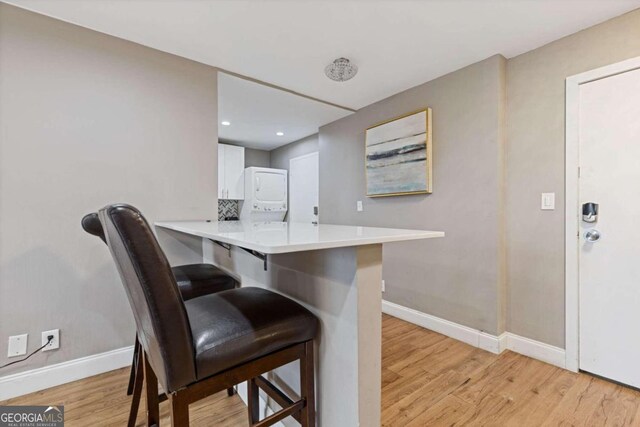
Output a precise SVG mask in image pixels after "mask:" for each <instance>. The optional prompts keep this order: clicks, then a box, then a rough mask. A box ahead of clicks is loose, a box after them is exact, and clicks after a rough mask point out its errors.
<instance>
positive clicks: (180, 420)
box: [169, 392, 189, 427]
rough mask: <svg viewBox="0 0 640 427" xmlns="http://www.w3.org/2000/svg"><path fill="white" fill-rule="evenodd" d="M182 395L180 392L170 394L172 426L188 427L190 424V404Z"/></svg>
mask: <svg viewBox="0 0 640 427" xmlns="http://www.w3.org/2000/svg"><path fill="white" fill-rule="evenodd" d="M181 397H182V396H181V395H180V392H178V393H176V394H170V395H169V401H170V402H171V426H172V427H186V426H188V425H189V405H188V404H187V403H186V402H184V400H183V399H182V398H181Z"/></svg>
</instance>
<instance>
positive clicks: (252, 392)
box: [247, 378, 260, 426]
mask: <svg viewBox="0 0 640 427" xmlns="http://www.w3.org/2000/svg"><path fill="white" fill-rule="evenodd" d="M247 400H248V402H247V403H248V409H249V426H254V425H255V424H257V423H258V421H260V392H259V391H258V384H256V380H255V378H251V379H250V380H249V381H247Z"/></svg>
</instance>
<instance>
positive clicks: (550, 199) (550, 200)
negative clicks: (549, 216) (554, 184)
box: [540, 193, 556, 211]
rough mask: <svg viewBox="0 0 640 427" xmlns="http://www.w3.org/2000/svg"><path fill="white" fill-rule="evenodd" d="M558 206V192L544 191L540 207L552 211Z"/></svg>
mask: <svg viewBox="0 0 640 427" xmlns="http://www.w3.org/2000/svg"><path fill="white" fill-rule="evenodd" d="M555 208H556V193H542V196H541V198H540V209H542V210H543V211H552V210H554V209H555Z"/></svg>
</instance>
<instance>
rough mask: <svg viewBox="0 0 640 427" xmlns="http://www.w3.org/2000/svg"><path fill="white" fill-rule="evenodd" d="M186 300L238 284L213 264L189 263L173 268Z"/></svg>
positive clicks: (181, 292) (231, 287)
mask: <svg viewBox="0 0 640 427" xmlns="http://www.w3.org/2000/svg"><path fill="white" fill-rule="evenodd" d="M171 270H172V271H173V275H174V276H175V278H176V282H177V283H178V288H179V289H180V294H181V295H182V299H183V300H184V301H187V300H190V299H192V298H196V297H200V296H203V295H209V294H212V293H215V292H220V291H226V290H228V289H233V288H235V287H237V286H238V282H237V281H236V279H234V278H233V277H231V276H229V274H227V273H225V272H224V271H222V270H221V269H219V268H218V267H216V266H214V265H211V264H188V265H180V266H177V267H173V268H171Z"/></svg>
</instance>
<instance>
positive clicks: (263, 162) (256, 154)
mask: <svg viewBox="0 0 640 427" xmlns="http://www.w3.org/2000/svg"><path fill="white" fill-rule="evenodd" d="M270 165H271V152H270V151H265V150H256V149H254V148H245V149H244V167H245V168H248V167H251V166H256V167H259V168H268V167H270Z"/></svg>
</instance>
